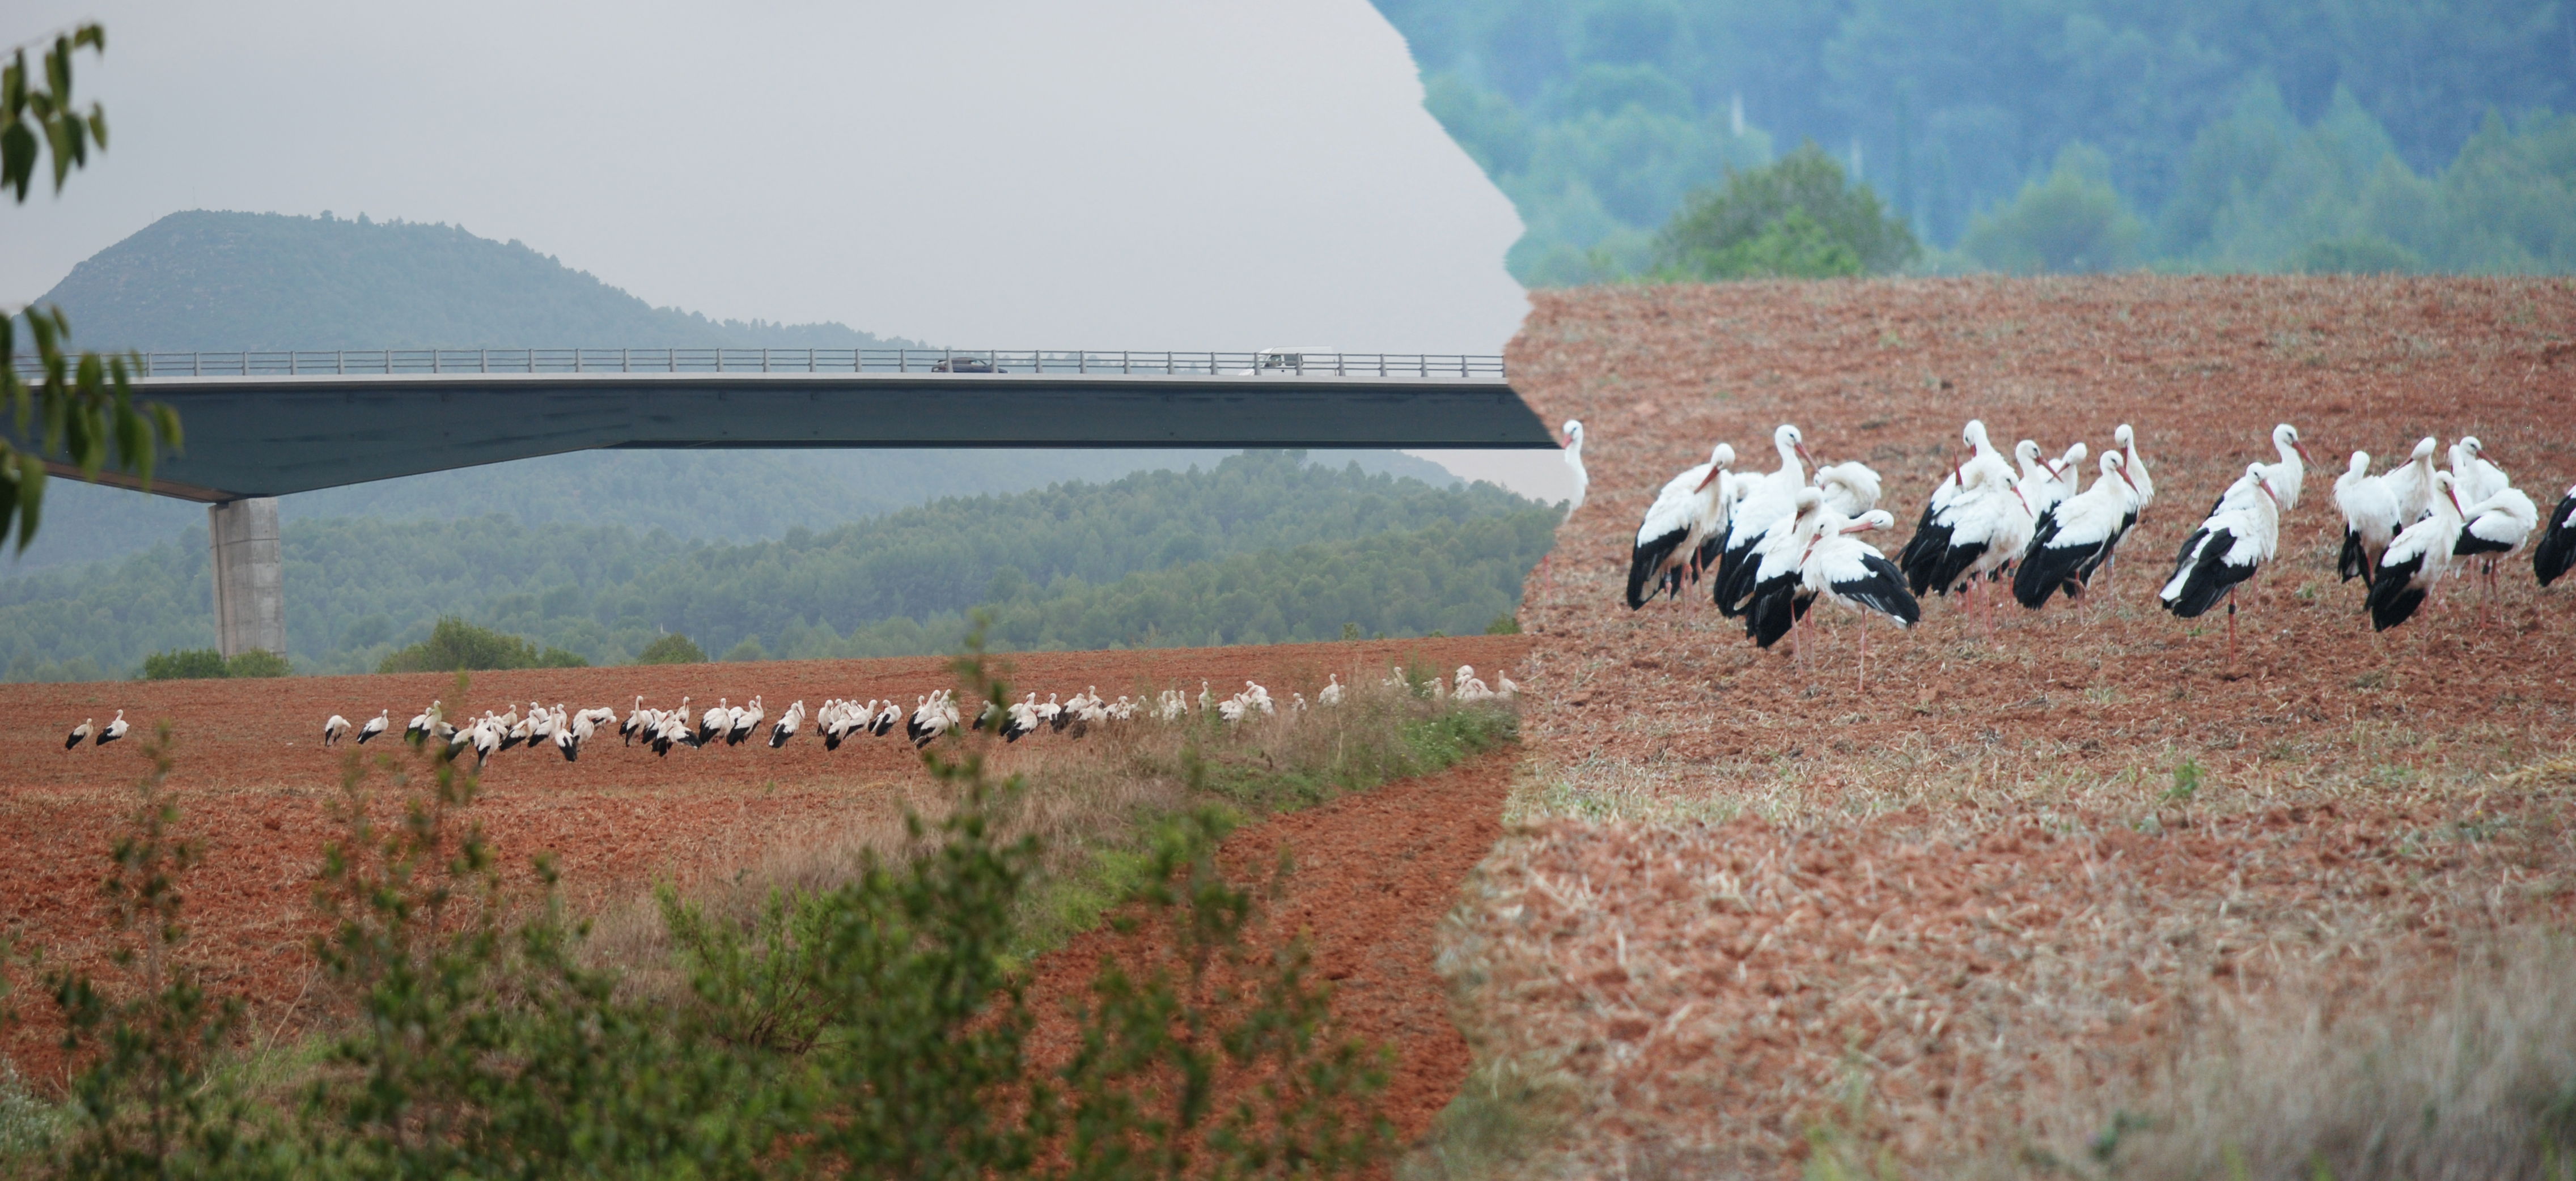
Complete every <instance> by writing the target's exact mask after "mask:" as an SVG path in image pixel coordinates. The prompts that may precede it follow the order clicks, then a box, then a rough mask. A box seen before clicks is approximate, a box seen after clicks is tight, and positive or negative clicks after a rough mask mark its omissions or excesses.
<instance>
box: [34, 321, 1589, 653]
mask: <svg viewBox="0 0 2576 1181" xmlns="http://www.w3.org/2000/svg"><path fill="white" fill-rule="evenodd" d="M392 367H393V366H392V365H391V364H387V365H386V368H387V369H391V368H392ZM853 367H854V368H856V366H855V365H854V366H853ZM1494 367H1495V368H1496V369H1499V368H1500V364H1499V362H1498V361H1497V362H1496V363H1495V365H1494ZM244 368H245V369H247V368H248V366H247V365H245V366H244ZM530 368H535V365H534V364H531V365H530ZM1210 368H1211V369H1213V368H1214V366H1213V365H1211V366H1210ZM1461 368H1462V369H1463V368H1464V365H1463V364H1462V366H1461ZM135 386H136V394H137V395H138V396H139V397H142V398H145V399H149V400H153V401H159V402H165V403H168V404H169V405H170V406H172V407H173V408H175V409H176V410H178V412H179V418H180V424H181V426H182V428H183V429H184V430H185V431H186V441H187V448H186V451H185V452H184V453H183V454H180V455H176V456H170V457H166V458H164V459H163V460H162V461H161V463H160V464H159V465H158V467H157V469H156V470H155V471H154V473H153V479H152V483H151V485H150V487H149V489H148V490H149V491H151V492H154V493H158V494H160V495H164V496H175V497H180V498H183V499H188V500H199V501H204V502H206V503H207V504H208V505H209V506H211V507H210V511H209V514H208V525H209V527H210V532H211V533H212V534H213V538H214V570H213V575H214V584H215V614H216V633H217V642H218V645H219V646H220V647H221V649H222V651H223V653H224V655H225V656H227V657H230V656H236V655H239V654H240V653H242V652H245V651H249V650H251V649H254V648H258V649H265V650H268V651H274V652H279V653H281V654H282V653H283V652H284V650H285V647H286V627H285V590H284V580H283V577H282V575H283V572H284V561H283V553H282V550H281V547H280V544H279V535H278V527H277V502H276V501H275V499H274V498H275V497H278V496H283V495H286V494H288V493H294V492H309V491H312V490H315V489H319V488H332V487H338V486H340V485H343V484H358V483H364V482H367V481H370V480H384V479H391V478H393V477H396V476H409V475H418V474H420V473H423V472H435V471H446V470H449V469H453V468H462V467H475V466H479V465H482V464H489V463H502V462H506V461H508V460H513V459H531V458H535V457H537V456H541V455H559V454H563V453H565V452H571V451H587V450H597V449H603V448H657V449H673V448H698V447H730V448H802V447H1306V448H1356V447H1371V448H1374V447H1402V448H1417V449H1423V448H1427V449H1440V448H1547V447H1554V446H1556V440H1555V438H1554V436H1553V435H1552V434H1551V433H1550V432H1549V430H1548V429H1547V427H1546V426H1545V425H1544V424H1542V423H1541V422H1540V421H1539V419H1538V416H1537V415H1536V414H1535V413H1532V412H1531V410H1530V408H1529V407H1528V406H1527V405H1526V404H1524V403H1523V402H1522V401H1521V400H1520V395H1518V394H1516V393H1514V392H1513V391H1512V388H1511V387H1510V386H1509V385H1507V384H1505V383H1504V382H1503V381H1502V380H1501V379H1500V378H1499V377H1467V376H1457V377H1428V376H1417V377H1388V376H1371V377H1338V376H1323V375H1313V374H1286V375H1278V376H1272V375H1268V374H1261V375H1252V374H1217V373H1196V374H1153V375H1131V374H1123V373H1108V374H1100V373H1094V374H1080V375H1073V374H1064V373H1045V372H1028V373H920V372H897V373H885V372H858V373H839V374H828V373H825V374H818V373H810V372H809V373H746V372H681V373H667V372H666V373H622V372H607V373H602V372H576V373H535V372H530V373H435V374H411V373H390V372H388V373H380V374H375V375H360V376H347V375H339V374H331V375H310V376H306V375H293V374H286V375H264V376H238V377H196V376H190V377H151V378H146V379H143V380H141V381H138V382H136V383H135ZM0 429H5V428H0ZM48 466H54V467H56V470H57V471H60V470H61V468H60V467H59V465H48ZM106 479H107V482H111V483H119V484H123V485H125V486H128V487H134V486H136V485H135V483H134V482H133V481H131V480H129V479H124V478H120V477H115V476H112V475H111V476H109V477H106Z"/></svg>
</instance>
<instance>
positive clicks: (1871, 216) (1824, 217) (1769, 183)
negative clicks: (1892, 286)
mask: <svg viewBox="0 0 2576 1181" xmlns="http://www.w3.org/2000/svg"><path fill="white" fill-rule="evenodd" d="M1921 250H1922V247H1921V246H1920V245H1919V244H1918V243H1917V242H1916V241H1915V240H1914V230H1913V229H1912V227H1910V226H1908V225H1906V223H1905V220H1904V219H1903V218H1900V217H1895V216H1892V215H1891V214H1889V212H1888V210H1887V207H1886V205H1885V204H1884V203H1882V202H1881V201H1880V200H1879V199H1878V194H1877V193H1875V192H1872V191H1871V190H1870V187H1869V186H1868V185H1865V184H1862V185H1852V184H1847V183H1845V177H1844V175H1843V166H1842V165H1841V164H1839V163H1836V162H1835V161H1834V158H1833V157H1831V156H1828V155H1826V154H1825V153H1824V150H1823V149H1821V148H1818V147H1817V146H1816V145H1815V144H1813V143H1807V144H1802V145H1800V146H1799V148H1798V150H1797V151H1794V152H1791V153H1789V154H1788V155H1786V156H1783V157H1781V158H1780V159H1779V160H1778V161H1776V162H1774V163H1771V164H1769V165H1766V166H1764V167H1761V168H1754V169H1748V170H1745V171H1742V172H1738V171H1736V170H1735V169H1733V168H1731V167H1730V168H1728V169H1727V173H1726V184H1725V185H1724V186H1723V187H1721V188H1719V189H1717V190H1716V191H1714V192H1707V191H1703V192H1699V193H1694V194H1692V195H1691V197H1690V198H1689V199H1688V200H1686V201H1685V202H1683V204H1682V207H1681V209H1680V210H1678V211H1676V212H1675V213H1674V214H1673V217H1672V220H1671V221H1669V222H1666V223H1665V224H1664V228H1663V232H1662V233H1661V234H1659V235H1657V237H1656V239H1655V264H1656V265H1655V273H1656V274H1657V275H1658V276H1660V277H1664V278H1671V279H1703V280H1704V279H1758V278H1772V277H1779V278H1799V279H1821V278H1829V277H1833V276H1837V275H1861V274H1873V275H1875V274H1886V273H1887V272H1890V271H1893V270H1896V269H1898V268H1900V267H1903V266H1904V265H1905V264H1907V263H1909V262H1912V261H1914V257H1915V255H1917V254H1918V253H1920V252H1921Z"/></svg>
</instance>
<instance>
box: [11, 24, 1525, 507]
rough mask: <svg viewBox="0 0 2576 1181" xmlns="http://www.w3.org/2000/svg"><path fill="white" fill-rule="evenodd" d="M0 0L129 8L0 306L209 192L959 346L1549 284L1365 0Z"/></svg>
mask: <svg viewBox="0 0 2576 1181" xmlns="http://www.w3.org/2000/svg"><path fill="white" fill-rule="evenodd" d="M6 7H7V12H6V14H5V15H0V38H5V39H6V42H7V43H11V44H14V43H18V42H21V41H25V40H28V39H30V38H32V37H34V36H38V35H41V34H44V33H46V32H47V31H49V30H52V29H56V28H60V27H64V26H68V25H70V24H71V23H73V22H75V21H79V20H98V21H101V22H103V23H104V24H105V25H106V26H107V31H108V53H107V55H106V57H105V58H104V59H95V58H92V57H91V56H89V55H86V54H85V55H83V57H82V58H81V59H80V61H79V65H78V71H79V72H78V74H77V82H78V88H77V89H78V93H79V94H80V96H81V97H82V98H83V100H84V101H87V100H90V99H95V100H98V101H102V102H104V103H105V104H106V106H107V110H108V117H109V121H110V129H111V131H112V135H113V138H112V141H111V142H112V148H111V150H110V151H109V152H108V153H107V154H106V155H105V156H104V157H103V158H101V159H100V160H98V161H97V162H96V163H94V164H93V165H92V166H91V167H90V168H89V169H88V170H86V171H85V172H83V173H80V174H78V175H77V176H75V177H74V178H73V180H72V182H71V185H70V187H69V188H68V189H67V190H66V191H65V193H64V194H63V196H62V197H61V198H56V197H54V196H52V195H50V194H39V195H37V196H34V197H32V198H31V199H30V200H29V202H28V203H27V204H26V205H25V206H23V207H20V208H17V209H14V210H6V211H0V242H5V243H6V248H5V249H0V302H5V303H9V304H15V303H21V302H25V301H27V300H29V299H32V298H34V297H35V296H37V295H39V294H42V293H43V292H44V291H45V290H46V289H48V288H50V287H51V286H52V285H53V284H54V283H55V282H56V281H57V280H59V279H60V278H62V276H63V275H64V274H65V273H66V272H68V271H69V270H70V269H71V267H72V266H73V264H75V263H77V262H79V261H80V260H81V259H83V258H86V257H88V256H89V255H91V254H93V253H95V252H97V251H98V250H99V249H101V248H103V247H106V246H108V245H110V244H112V243H114V242H116V241H118V240H119V239H122V238H124V237H125V236H127V235H128V234H131V233H133V232H135V231H136V230H139V229H141V228H143V227H144V226H145V225H148V224H150V223H151V222H152V221H154V220H155V219H157V218H160V217H161V216H163V215H165V214H168V213H171V212H173V211H176V210H182V209H195V208H205V209H234V210H249V211H260V212H279V213H293V214H313V213H319V212H322V211H324V210H330V211H332V212H334V213H336V214H338V215H339V216H341V217H351V216H355V215H356V214H358V213H361V212H363V213H366V214H368V215H369V216H371V217H375V218H378V219H383V218H395V217H399V218H405V219H410V220H414V221H429V222H449V223H455V224H460V225H463V226H464V227H466V228H467V229H468V230H471V231H472V232H474V233H476V234H479V235H482V236H484V237H487V238H495V239H502V240H507V239H511V238H517V239H521V240H523V241H525V242H527V243H528V244H529V245H531V246H533V247H535V248H536V249H538V250H540V251H543V252H546V253H549V254H553V255H555V256H557V257H559V258H561V259H562V260H563V261H564V262H565V263H566V264H568V265H570V266H573V267H577V268H580V269H582V270H586V271H589V272H591V273H592V274H595V275H597V276H599V277H600V278H601V279H603V280H605V281H607V282H608V283H610V284H613V285H615V286H619V287H623V288H625V289H626V290H628V291H630V292H633V293H634V294H636V295H638V296H641V297H643V298H644V299H646V300H649V301H651V302H653V303H655V304H665V305H676V306H679V307H682V308H685V309H688V310H692V311H702V312H705V313H707V314H709V315H712V316H716V317H720V318H722V317H738V318H753V317H758V318H762V319H770V320H785V321H806V320H839V321H842V322H845V323H848V324H850V325H852V326H853V327H857V328H862V329H866V330H868V331H873V332H879V333H886V334H892V335H901V336H908V337H912V338H915V339H920V340H926V341H932V342H936V343H940V344H948V345H958V346H976V345H990V346H1003V347H1030V346H1042V347H1049V348H1073V347H1087V348H1096V349H1124V348H1134V349H1157V348H1225V349H1234V348H1257V347H1269V346H1275V345H1299V346H1316V345H1320V346H1328V347H1334V348H1341V349H1347V350H1354V351H1357V350H1388V351H1404V352H1411V351H1441V352H1497V351H1500V349H1501V347H1502V344H1503V342H1504V341H1506V340H1508V339H1509V338H1510V336H1511V334H1512V332H1513V331H1514V329H1515V328H1516V327H1517V326H1518V324H1519V322H1520V318H1521V315H1522V313H1523V311H1524V310H1525V308H1526V304H1525V302H1524V300H1523V297H1522V293H1521V291H1520V288H1519V287H1518V286H1517V285H1516V284H1515V283H1514V282H1513V281H1512V279H1511V277H1510V276H1509V275H1507V274H1506V273H1505V272H1504V270H1503V251H1504V250H1505V249H1506V248H1507V247H1509V246H1510V244H1511V243H1512V241H1513V239H1514V238H1515V237H1516V236H1517V235H1518V234H1519V232H1520V226H1519V221H1518V219H1517V218H1516V217H1515V216H1514V214H1513V212H1512V208H1511V204H1510V202H1509V201H1508V200H1507V199H1505V198H1504V197H1503V195H1502V194H1501V193H1500V192H1499V191H1497V190H1496V189H1495V188H1494V187H1493V185H1492V184H1491V183H1490V182H1488V181H1487V180H1486V179H1485V177H1484V175H1483V174H1482V173H1481V172H1480V171H1479V170H1478V169H1477V167H1476V165H1475V163H1474V162H1473V161H1471V160H1470V159H1468V157H1467V155H1466V154H1465V153H1464V152H1463V151H1461V150H1460V149H1459V148H1458V147H1457V146H1456V145H1455V144H1454V143H1452V142H1451V141H1450V140H1449V138H1448V137H1447V136H1446V135H1445V134H1443V133H1442V132H1441V130H1440V127H1439V125H1438V124H1437V123H1436V122H1434V121H1433V120H1432V118H1431V117H1430V115H1429V114H1428V113H1426V112H1425V111H1424V110H1423V109H1422V102H1421V84H1420V82H1419V80H1418V79H1417V77H1416V75H1415V73H1414V68H1413V64H1412V62H1411V60H1410V59H1409V58H1408V56H1407V54H1406V52H1405V46H1404V42H1403V38H1402V37H1400V36H1398V35H1397V33H1396V32H1395V30H1394V29H1393V28H1392V27H1391V26H1389V25H1388V24H1387V23H1386V21H1385V20H1384V19H1383V18H1381V17H1380V16H1379V15H1378V14H1377V12H1376V11H1375V10H1374V9H1373V8H1371V7H1370V6H1369V4H1368V3H1367V0H1219V2H1212V0H1086V2H1084V3H1080V4H1066V3H1061V2H1028V3H1015V2H1008V0H987V2H982V3H957V2H949V3H908V4H887V3H858V4H848V3H819V2H818V3H795V2H777V3H767V4H744V5H735V6H730V7H727V6H718V5H708V4H704V3H677V2H673V0H621V2H618V3H607V2H591V3H584V2H535V3H531V2H527V0H512V2H508V3H503V2H500V0H458V2H451V3H445V4H441V5H436V6H428V5H374V4H353V3H349V2H348V0H232V2H227V3H223V4H206V3H203V2H201V0H84V2H78V3H62V2H58V0H18V2H16V3H12V4H9V5H7V6H6ZM1515 482H1516V483H1517V482H1519V481H1515Z"/></svg>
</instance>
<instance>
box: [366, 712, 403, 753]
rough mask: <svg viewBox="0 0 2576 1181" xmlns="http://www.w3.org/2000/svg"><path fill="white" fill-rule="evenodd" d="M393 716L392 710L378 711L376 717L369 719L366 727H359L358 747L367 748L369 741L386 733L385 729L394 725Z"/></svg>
mask: <svg viewBox="0 0 2576 1181" xmlns="http://www.w3.org/2000/svg"><path fill="white" fill-rule="evenodd" d="M393 716H394V711H392V710H389V709H380V710H377V711H376V716H374V717H372V718H369V719H367V724H366V725H363V726H360V727H358V745H360V746H365V745H366V744H367V740H368V739H370V738H373V737H375V736H376V735H378V734H382V733H384V732H385V728H386V727H388V726H391V725H392V724H393Z"/></svg>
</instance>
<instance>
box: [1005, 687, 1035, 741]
mask: <svg viewBox="0 0 2576 1181" xmlns="http://www.w3.org/2000/svg"><path fill="white" fill-rule="evenodd" d="M1037 729H1038V695H1037V694H1035V693H1031V694H1029V695H1028V696H1027V697H1026V698H1024V699H1022V700H1020V701H1018V702H1016V703H1014V704H1013V705H1012V706H1011V716H1010V719H1009V720H1008V721H1005V722H1003V723H1002V741H1004V742H1018V741H1019V740H1021V739H1023V738H1026V737H1028V736H1029V735H1031V734H1034V733H1037Z"/></svg>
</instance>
